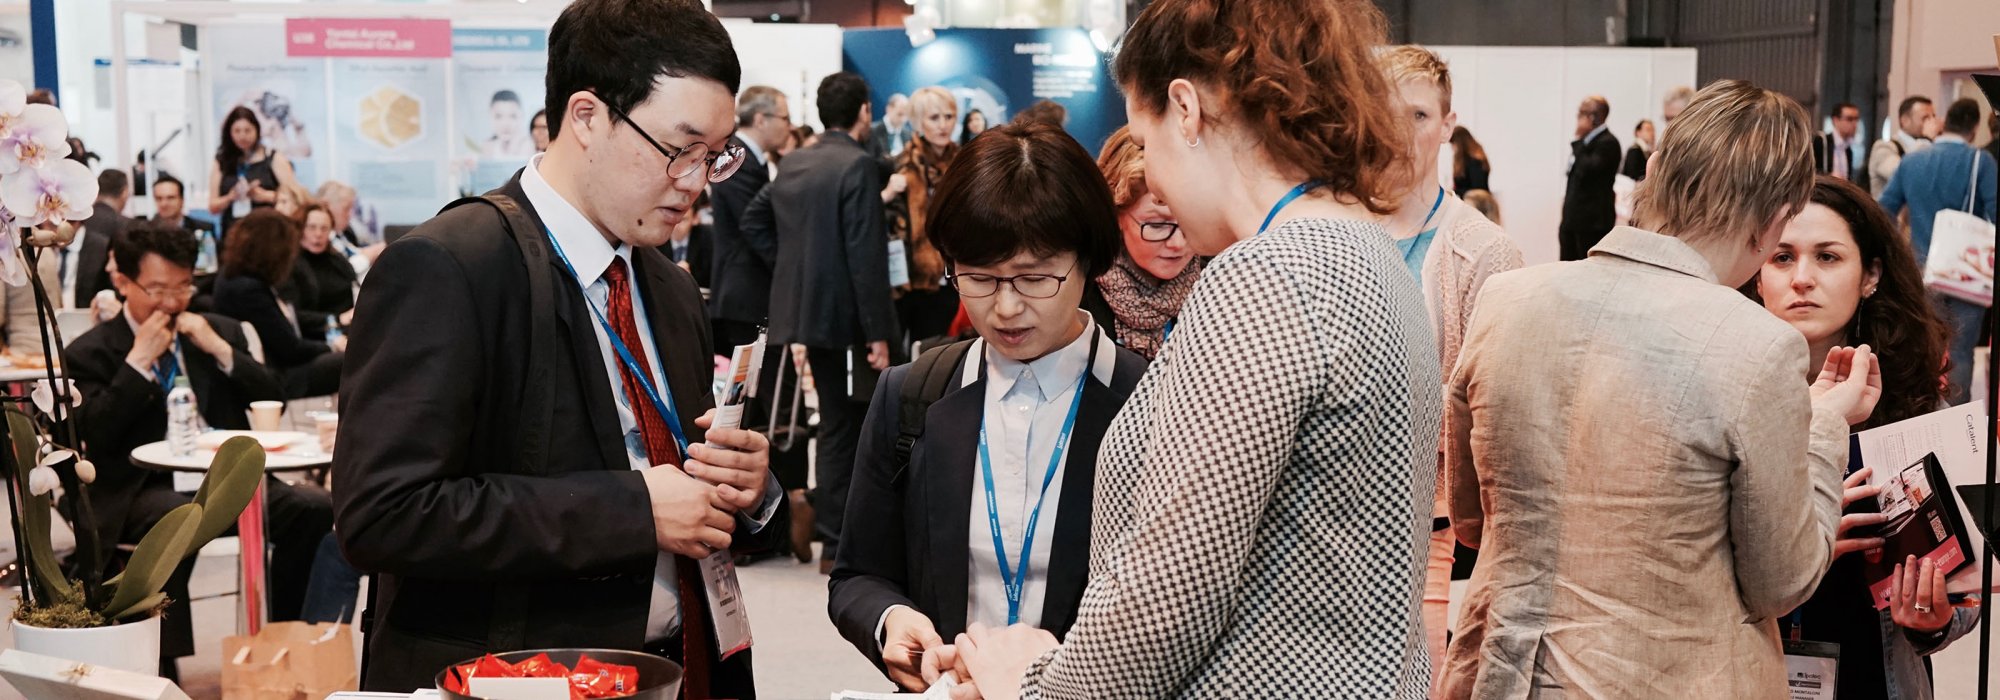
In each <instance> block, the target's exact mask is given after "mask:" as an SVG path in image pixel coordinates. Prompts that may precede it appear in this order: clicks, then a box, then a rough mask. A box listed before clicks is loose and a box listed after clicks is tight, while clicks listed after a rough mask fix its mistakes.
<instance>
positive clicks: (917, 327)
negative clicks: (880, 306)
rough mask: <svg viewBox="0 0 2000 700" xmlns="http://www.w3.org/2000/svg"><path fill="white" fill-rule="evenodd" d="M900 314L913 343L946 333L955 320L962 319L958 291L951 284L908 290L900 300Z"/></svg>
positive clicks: (897, 303) (897, 304) (898, 310)
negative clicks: (930, 288) (942, 286)
mask: <svg viewBox="0 0 2000 700" xmlns="http://www.w3.org/2000/svg"><path fill="white" fill-rule="evenodd" d="M896 317H897V318H899V319H901V320H902V322H903V329H904V330H906V331H908V332H909V334H910V338H909V339H910V341H911V342H921V341H927V340H932V339H935V338H938V337H940V336H943V335H944V334H946V333H948V332H950V331H951V322H952V321H953V320H954V319H957V318H958V292H957V291H955V290H953V289H952V288H950V287H944V288H941V289H934V290H930V291H916V290H912V291H908V292H904V293H903V296H902V297H901V298H899V299H897V300H896ZM905 349H907V348H905Z"/></svg>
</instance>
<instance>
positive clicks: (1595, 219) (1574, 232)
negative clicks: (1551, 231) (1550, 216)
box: [1556, 95, 1620, 260]
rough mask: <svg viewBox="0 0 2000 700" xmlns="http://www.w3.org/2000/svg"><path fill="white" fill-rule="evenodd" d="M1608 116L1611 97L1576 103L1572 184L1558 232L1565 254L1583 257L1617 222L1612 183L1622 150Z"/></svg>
mask: <svg viewBox="0 0 2000 700" xmlns="http://www.w3.org/2000/svg"><path fill="white" fill-rule="evenodd" d="M1610 118H1611V103H1610V102H1607V101H1605V99H1604V98H1603V97H1601V96H1597V95H1593V96H1590V97H1586V98H1583V104H1582V105H1580V106H1578V107H1577V108H1576V140H1575V141H1572V142H1570V144H1569V152H1570V163H1569V188H1568V191H1567V192H1566V193H1565V194H1564V195H1563V211H1562V226H1561V228H1559V229H1558V230H1557V233H1556V235H1557V240H1558V241H1559V242H1560V243H1561V244H1562V259H1564V260H1582V259H1583V258H1584V257H1585V256H1587V255H1589V254H1590V247H1591V246H1594V245H1597V241H1598V240H1599V239H1601V238H1604V234H1606V233H1610V232H1611V227H1612V226H1614V225H1616V224H1617V222H1618V211H1617V206H1616V198H1617V196H1616V195H1614V194H1612V192H1611V185H1612V183H1613V182H1615V181H1616V180H1617V179H1618V161H1619V156H1620V151H1619V148H1618V137H1616V136H1612V135H1611V130H1610V129H1609V128H1607V127H1606V120H1608V119H1610Z"/></svg>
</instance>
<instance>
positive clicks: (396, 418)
mask: <svg viewBox="0 0 2000 700" xmlns="http://www.w3.org/2000/svg"><path fill="white" fill-rule="evenodd" d="M496 192H497V193H498V194H503V195H506V196H508V197H510V198H512V199H513V200H514V202H515V203H517V204H518V205H519V206H520V207H521V208H522V209H523V210H524V211H525V212H526V214H527V215H528V216H529V217H530V218H534V217H535V214H534V210H533V206H532V205H531V204H530V203H529V202H528V198H527V195H526V194H525V193H524V192H523V191H522V189H521V185H520V182H519V178H518V176H517V178H516V179H515V180H514V181H510V182H509V183H508V184H507V185H506V186H504V187H502V188H501V189H499V190H497V191H496ZM537 228H539V226H538V227H537ZM523 238H524V240H529V241H532V243H531V245H536V246H539V247H537V248H535V249H534V250H536V251H537V255H538V256H539V257H540V259H541V262H539V263H531V262H529V260H531V259H530V258H526V257H524V255H523V252H522V249H521V248H520V247H519V246H518V245H516V243H515V241H514V238H513V237H511V236H509V235H508V234H507V233H506V227H505V224H504V223H503V219H502V218H501V217H500V216H499V214H498V213H497V212H496V211H495V210H494V209H493V208H492V207H489V206H486V205H484V204H477V203H475V204H468V205H461V206H458V207H456V208H452V209H449V210H447V211H445V212H443V213H441V214H439V215H438V216H437V217H435V218H433V219H431V220H430V221H429V222H427V223H425V224H423V225H422V226H419V227H417V228H416V229H415V230H414V231H412V232H411V233H410V234H409V235H407V236H404V237H403V238H400V239H398V240H397V241H396V242H395V243H393V244H391V245H390V246H389V247H388V249H386V250H385V251H383V253H382V256H381V257H380V258H379V259H378V260H377V261H376V263H375V267H374V268H373V270H372V271H371V272H370V273H369V275H368V279H367V281H366V282H365V283H364V284H363V285H362V290H361V299H360V303H359V305H358V306H357V307H356V313H355V321H356V322H355V324H354V326H353V327H352V328H351V329H350V334H349V336H348V338H349V343H350V344H349V346H348V354H347V362H346V366H345V374H344V375H343V377H342V379H341V387H342V391H341V398H342V401H343V403H344V404H345V405H344V406H343V407H342V409H343V412H344V413H345V414H346V415H347V416H348V417H347V418H346V419H345V420H343V421H341V429H340V430H341V435H340V450H339V451H338V452H337V453H336V454H335V455H334V465H333V471H334V475H335V477H334V479H335V483H337V484H339V485H340V488H339V489H338V490H337V491H335V493H334V516H335V523H336V529H335V532H337V533H338V535H339V537H340V541H341V547H342V550H343V551H344V552H345V553H346V555H347V558H348V560H349V561H350V562H351V563H353V564H354V565H355V566H356V567H357V568H359V569H361V570H362V571H366V572H373V573H375V574H376V577H375V581H376V583H375V588H374V590H375V591H376V594H375V595H376V599H375V604H374V606H372V607H373V611H372V612H371V615H370V616H371V618H372V620H370V621H364V625H367V627H366V628H365V629H366V630H367V634H368V654H367V655H366V657H365V661H364V663H363V677H362V681H361V685H362V687H364V688H367V689H369V690H377V691H394V692H409V691H411V690H414V689H416V688H428V687H431V684H432V682H433V680H434V676H435V674H436V673H437V672H438V671H439V670H441V669H443V668H444V667H445V665H447V664H450V663H454V662H457V661H461V660H464V659H469V658H473V657H476V656H479V655H480V654H482V653H485V652H487V651H503V650H509V649H535V648H548V647H604V648H618V649H639V648H641V647H642V646H643V645H644V644H645V643H646V642H649V641H657V640H647V639H645V638H644V637H645V634H646V615H647V609H648V606H649V605H650V603H651V596H652V593H651V591H652V577H653V565H654V558H655V555H657V554H658V553H659V549H658V545H657V544H656V542H655V540H654V537H653V519H652V515H651V513H652V507H651V505H650V502H649V500H648V499H647V495H646V487H645V485H644V483H643V481H642V480H641V475H640V473H639V472H636V471H633V470H632V469H631V467H630V463H629V461H628V460H627V457H626V453H625V444H624V441H623V439H622V430H621V429H620V427H619V423H618V414H617V405H616V403H615V399H614V398H613V396H612V394H611V389H610V383H609V380H608V379H607V375H606V372H605V367H604V363H603V361H602V359H601V355H600V351H599V349H598V345H597V339H596V336H595V334H594V331H593V327H592V325H591V324H592V323H594V321H593V319H592V316H591V312H590V311H589V310H588V309H587V308H586V307H585V305H584V298H583V294H582V291H581V290H580V289H579V288H578V287H577V285H576V284H575V281H574V278H573V277H571V276H570V275H569V273H568V272H566V271H564V270H563V268H562V263H561V262H560V261H559V260H558V259H556V258H555V256H554V255H553V252H552V249H551V248H549V247H548V245H547V239H546V238H545V237H539V236H536V235H535V234H533V233H528V234H527V235H526V236H524V237H523ZM531 264H539V265H542V266H544V268H543V269H539V270H535V271H534V272H535V274H538V275H550V276H551V277H550V278H549V279H553V284H552V285H551V286H552V287H553V288H554V290H553V297H552V298H551V299H550V301H549V306H548V307H545V308H547V309H548V311H547V312H546V315H541V314H537V313H536V312H535V311H534V309H535V305H534V303H533V296H532V295H533V294H534V292H532V291H531V288H532V286H531V284H530V282H531V279H532V278H531V277H530V269H529V265H531ZM632 264H633V279H634V281H635V283H636V284H637V285H638V290H639V293H640V294H642V295H644V296H643V298H644V299H645V310H646V314H647V319H648V322H649V323H650V324H651V326H652V330H653V340H654V343H655V347H656V348H657V349H658V351H659V356H660V357H661V359H662V362H663V363H664V364H665V366H664V367H663V368H662V372H663V373H664V374H665V375H666V378H667V382H668V384H669V385H670V387H671V388H670V391H671V392H672V394H673V398H674V403H675V405H676V406H677V408H678V409H679V412H680V415H681V419H682V421H683V424H682V427H683V429H684V430H685V431H686V432H687V434H688V435H690V436H699V435H701V434H702V431H701V430H700V429H699V428H697V427H696V426H695V424H694V421H695V419H696V418H698V417H700V416H701V415H702V413H703V412H705V411H707V410H708V409H709V408H710V407H711V406H713V405H714V400H713V397H712V396H711V395H710V389H709V384H710V381H711V379H712V377H713V373H714V366H713V364H712V363H711V355H710V354H709V345H710V343H709V327H708V319H707V317H706V315H705V314H704V313H703V312H702V303H701V293H700V290H698V289H697V288H696V287H695V285H694V280H693V278H691V277H690V276H689V275H688V274H687V273H686V272H684V271H682V270H681V269H680V268H679V267H677V266H675V265H674V264H673V263H671V262H668V261H667V258H666V257H665V256H663V255H661V254H660V252H659V251H658V250H654V249H639V250H635V251H633V255H632ZM415 300H420V301H421V303H415ZM538 316H539V317H538ZM532 328H542V329H544V330H543V331H542V336H541V337H542V338H543V342H544V343H545V345H544V350H543V352H548V353H550V354H549V355H547V356H542V357H531V356H530V354H531V352H534V348H535V347H536V346H537V345H538V343H536V342H535V334H534V333H533V332H532V330H531V329H532ZM533 386H542V387H544V388H545V391H546V393H542V394H539V395H530V394H531V393H533V392H532V391H531V387H533ZM412 426H421V427H420V429H412ZM537 426H539V428H540V429H539V430H533V428H535V427H537ZM530 433H539V434H530ZM788 530H789V526H788V525H787V524H786V510H785V508H784V507H783V506H782V505H781V506H779V508H778V515H777V516H775V517H773V519H772V521H771V522H770V523H769V524H768V525H767V526H766V527H765V528H764V529H763V531H762V532H763V533H764V534H765V535H772V534H773V533H786V532H788ZM747 532H748V530H747V528H744V527H741V526H739V527H738V529H737V543H738V545H746V543H748V542H749V540H750V539H751V538H750V537H749V536H748V535H747V534H746V533H747ZM750 544H751V545H754V544H757V543H750ZM693 604H697V605H698V604H702V603H700V602H698V601H697V602H694V603H693ZM748 657H749V653H748V652H745V653H743V654H739V655H737V656H736V657H733V658H731V659H730V660H729V661H728V662H726V663H723V664H722V665H720V666H718V667H716V669H715V675H714V676H713V677H712V679H711V682H712V685H713V686H714V688H715V689H716V690H717V694H718V696H719V697H745V698H747V697H751V696H752V695H754V690H752V689H751V680H750V679H751V674H750V665H749V663H750V662H749V658H748ZM725 690H727V691H728V692H730V693H732V694H731V695H723V694H722V693H723V692H724V691H725Z"/></svg>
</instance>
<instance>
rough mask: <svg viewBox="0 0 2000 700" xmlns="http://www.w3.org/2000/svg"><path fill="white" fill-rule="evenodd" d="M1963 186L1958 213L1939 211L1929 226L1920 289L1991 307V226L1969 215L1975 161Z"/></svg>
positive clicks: (1974, 159) (1976, 155) (1976, 181)
mask: <svg viewBox="0 0 2000 700" xmlns="http://www.w3.org/2000/svg"><path fill="white" fill-rule="evenodd" d="M1984 157H1985V155H1984V154H1980V153H1974V154H1973V157H1972V168H1971V171H1972V174H1971V178H1970V182H1968V183H1967V184H1966V186H1965V207H1964V209H1963V210H1962V211H1960V210H1952V209H1943V210H1939V211H1938V213H1937V218H1936V219H1935V220H1933V223H1932V224H1931V251H1930V256H1929V258H1928V259H1926V260H1925V261H1924V286H1926V287H1929V288H1931V289H1932V290H1935V291H1938V292H1941V293H1944V294H1947V295H1950V296H1952V297H1956V298H1958V299H1962V300H1965V301H1969V302H1972V303H1974V304H1978V305H1980V306H1985V307H1991V306H1993V222H1990V221H1987V220H1985V219H1982V218H1979V217H1978V216H1975V215H1973V214H1972V211H1973V208H1972V207H1973V193H1975V192H1977V191H1978V190H1979V159H1981V158H1984Z"/></svg>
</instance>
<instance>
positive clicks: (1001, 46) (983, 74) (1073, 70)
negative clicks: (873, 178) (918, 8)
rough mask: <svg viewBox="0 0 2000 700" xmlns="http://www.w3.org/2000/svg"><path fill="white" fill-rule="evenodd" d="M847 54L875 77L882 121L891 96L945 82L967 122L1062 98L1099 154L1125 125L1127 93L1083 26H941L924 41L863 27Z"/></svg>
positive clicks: (871, 80) (1087, 145)
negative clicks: (971, 115)
mask: <svg viewBox="0 0 2000 700" xmlns="http://www.w3.org/2000/svg"><path fill="white" fill-rule="evenodd" d="M841 53H842V54H843V58H844V59H845V60H844V62H845V64H846V68H847V70H850V71H854V72H856V73H860V74H861V76H862V77H863V78H866V79H867V80H868V86H869V90H870V91H871V102H872V103H873V104H874V106H875V118H876V119H877V120H878V121H879V120H880V119H881V114H882V108H883V106H885V105H887V104H888V102H889V96H890V95H894V94H904V95H907V94H910V93H911V92H912V91H915V90H916V89H917V88H921V87H926V86H930V85H937V86H940V87H943V88H945V89H947V90H950V91H951V93H952V94H953V95H956V96H957V97H958V104H959V113H960V115H961V118H960V122H961V124H962V123H963V121H964V119H963V115H964V114H965V113H967V112H968V111H969V110H974V109H976V110H979V111H980V113H981V114H984V115H985V116H986V119H987V122H988V123H990V124H1001V123H1004V122H1006V121H1007V120H1008V119H1009V118H1011V117H1012V116H1013V115H1014V114H1015V113H1017V112H1020V111H1021V110H1023V109H1027V108H1028V106H1029V105H1032V104H1034V103H1035V102H1037V101H1040V100H1044V99H1047V100H1054V101H1055V102H1056V103H1057V104H1061V105H1062V106H1063V107H1064V108H1065V109H1067V110H1069V122H1068V123H1067V124H1065V125H1064V126H1065V128H1067V129H1068V130H1069V133H1070V135H1071V136H1075V137H1076V140H1077V141H1078V142H1080V143H1082V144H1083V147H1084V150H1087V151H1090V152H1091V153H1093V154H1094V153H1096V152H1097V151H1098V149H1099V148H1100V147H1102V146H1103V145H1104V140H1105V139H1106V138H1108V137H1110V136H1111V132H1113V131H1116V130H1117V129H1118V127H1120V126H1124V125H1125V98H1124V97H1123V96H1122V95H1120V94H1119V93H1118V87H1117V85H1116V84H1115V83H1114V82H1112V79H1111V70H1110V66H1109V65H1107V64H1106V62H1105V55H1104V52H1103V51H1100V50H1098V48H1097V46H1096V45H1095V44H1093V43H1092V42H1091V41H1090V34H1089V33H1088V32H1085V31H1084V30H1082V29H1075V28H1070V29H939V30H937V38H936V39H935V40H933V41H930V42H928V43H926V44H924V45H923V46H918V47H912V46H910V39H909V35H908V34H907V33H905V32H904V31H903V30H901V29H858V30H850V31H848V32H847V33H846V36H845V38H844V39H843V41H842V46H841Z"/></svg>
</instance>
